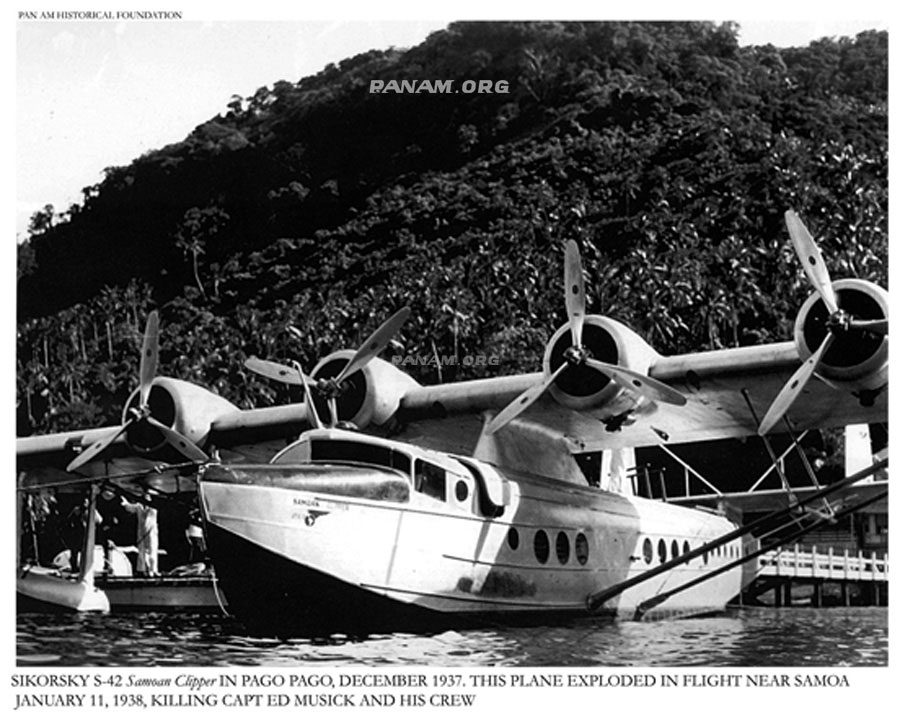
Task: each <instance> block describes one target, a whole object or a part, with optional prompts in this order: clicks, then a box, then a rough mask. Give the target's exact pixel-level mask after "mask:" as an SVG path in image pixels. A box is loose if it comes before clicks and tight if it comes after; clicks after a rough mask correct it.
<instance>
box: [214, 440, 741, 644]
mask: <svg viewBox="0 0 900 721" xmlns="http://www.w3.org/2000/svg"><path fill="white" fill-rule="evenodd" d="M321 433H329V432H325V431H323V432H320V434H321ZM330 433H332V434H334V433H337V432H330ZM313 442H314V443H315V441H313ZM397 445H398V446H399V445H401V444H397ZM416 452H420V449H417V450H411V451H410V453H416ZM442 455H443V454H436V453H433V452H432V453H431V461H434V462H435V463H439V462H440V458H439V457H440V456H442ZM447 459H448V461H447V463H446V464H445V466H444V469H445V471H446V475H445V476H444V477H443V482H444V484H445V485H444V487H443V488H441V489H439V490H436V489H435V488H433V487H428V486H427V485H421V482H420V481H419V480H417V479H416V478H415V476H416V472H413V471H412V468H413V467H415V468H416V469H418V467H419V466H418V463H419V460H418V459H416V460H415V461H414V463H415V464H416V465H415V466H414V465H413V463H410V464H409V468H410V473H409V475H408V476H407V474H405V473H404V472H403V471H402V470H398V469H396V468H393V469H389V468H376V467H371V466H369V467H366V466H361V465H359V464H350V463H338V462H334V463H332V462H321V461H318V462H300V463H296V462H283V463H273V464H264V465H244V466H226V465H210V466H208V467H206V469H205V470H204V472H203V473H202V474H201V477H200V494H201V499H202V506H203V509H204V513H205V518H206V528H207V535H208V540H209V548H210V552H211V554H212V555H213V561H214V564H215V567H216V571H217V574H218V575H219V577H220V579H221V583H222V587H223V589H224V591H225V594H226V596H227V597H228V599H229V611H230V612H232V613H234V614H235V615H237V616H238V617H239V618H241V619H242V620H243V621H244V622H245V623H246V625H247V626H248V627H249V628H250V629H252V630H258V631H260V632H264V633H275V634H276V635H281V636H286V635H304V636H319V635H327V634H329V633H336V632H339V633H351V634H360V633H369V632H374V631H398V630H420V629H423V628H450V627H461V626H468V625H473V624H477V625H482V624H490V623H503V624H526V623H549V622H556V621H557V620H559V619H563V618H576V617H583V616H589V615H591V616H599V617H622V618H626V619H630V618H632V617H633V616H634V611H635V609H636V608H637V607H638V606H639V604H640V603H641V602H642V601H644V600H646V599H647V598H649V597H652V596H655V595H656V594H659V593H661V592H664V591H666V590H668V589H672V588H675V587H676V586H681V585H683V584H685V583H686V582H688V581H690V580H692V579H693V578H696V577H698V576H700V575H705V574H707V573H709V572H710V571H711V570H712V569H713V568H715V566H716V565H717V564H718V565H720V566H724V565H726V564H727V563H728V562H729V561H733V560H734V559H736V558H737V557H738V555H739V553H740V548H739V544H740V541H739V540H738V541H735V542H733V543H731V544H727V545H726V546H724V547H723V548H722V549H721V551H720V552H719V554H718V555H715V554H710V555H707V556H706V557H705V558H697V559H695V560H692V561H690V562H688V563H685V564H682V565H679V566H676V567H675V568H673V569H672V570H670V571H667V572H665V573H664V574H661V575H659V576H657V577H655V578H652V579H650V580H648V581H646V582H642V583H639V584H637V585H635V586H633V587H631V588H628V589H627V590H625V591H624V592H623V593H621V594H620V595H618V596H616V597H615V598H613V599H611V600H609V601H607V602H606V603H604V604H603V605H602V606H601V607H599V608H594V609H589V606H588V603H587V600H588V598H589V597H590V596H591V594H594V593H596V592H599V591H602V590H603V589H607V588H610V587H612V586H614V585H616V584H621V583H622V582H623V581H627V580H628V579H630V578H634V577H635V576H637V575H638V574H641V573H644V572H646V571H647V570H648V569H651V568H653V567H654V566H659V565H660V563H663V562H665V561H666V560H667V559H671V558H672V557H673V554H675V556H676V557H677V556H678V555H683V554H685V553H687V552H688V551H689V550H690V549H691V548H698V547H699V546H701V545H702V544H704V543H707V542H709V541H712V540H714V539H715V538H718V537H721V536H722V535H724V534H725V533H728V532H731V531H733V530H734V529H735V528H736V526H735V525H734V524H733V523H731V522H730V521H728V520H727V519H725V518H724V517H722V516H720V515H718V514H714V513H711V512H708V511H702V510H694V509H683V508H677V507H672V506H668V505H666V504H663V503H659V502H654V501H648V500H646V499H640V498H634V497H630V496H625V495H622V494H615V493H610V492H607V491H603V490H600V489H597V488H593V487H588V486H586V485H577V484H574V483H561V482H556V481H553V482H550V481H546V480H540V479H536V478H532V479H525V478H521V477H520V478H515V479H511V478H506V477H504V476H500V475H499V474H498V475H497V476H496V477H495V478H494V479H492V481H493V482H494V483H495V487H494V500H498V498H497V495H498V494H497V492H496V482H497V481H498V479H499V480H500V482H502V484H503V485H504V486H505V489H504V494H505V497H504V498H503V499H502V500H503V503H502V504H495V503H494V502H492V501H491V500H490V499H489V495H490V489H489V488H488V487H487V486H488V483H489V482H488V481H486V480H485V475H486V474H487V473H488V472H489V470H488V469H484V474H481V473H478V470H479V469H478V467H477V466H476V465H474V464H473V463H471V462H470V465H469V466H468V468H467V467H465V466H463V465H461V464H459V463H458V462H457V461H458V460H459V459H456V460H454V459H452V458H451V457H447ZM401 465H402V464H401ZM473 470H474V471H475V473H472V471H473ZM467 471H468V473H467ZM479 484H481V485H479ZM417 487H418V490H417ZM745 580H746V579H745V577H744V575H743V573H742V569H741V568H740V566H738V567H736V568H734V569H732V570H730V571H726V572H724V573H722V574H720V575H717V576H714V577H713V578H711V579H709V580H707V581H704V582H703V583H700V584H698V585H696V586H694V587H693V588H689V589H687V590H685V591H683V592H680V593H676V594H674V595H673V596H672V597H671V598H669V599H667V600H666V601H665V602H664V603H662V604H660V605H658V606H657V607H655V608H654V609H653V613H652V614H651V616H650V617H661V616H666V617H668V616H683V615H697V614H705V613H710V612H719V611H722V610H723V609H724V607H725V605H726V604H727V602H728V601H729V600H730V599H731V598H733V597H734V596H736V595H737V594H738V593H739V592H740V590H741V588H742V586H743V585H744V582H745Z"/></svg>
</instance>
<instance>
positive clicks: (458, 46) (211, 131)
mask: <svg viewBox="0 0 900 721" xmlns="http://www.w3.org/2000/svg"><path fill="white" fill-rule="evenodd" d="M737 32H738V28H737V26H735V25H733V24H729V23H725V24H721V25H717V24H712V23H684V22H667V23H523V22H517V23H479V22H476V23H472V22H467V23H456V24H453V25H450V26H449V27H448V28H447V29H446V30H444V31H441V32H437V33H434V34H432V35H431V36H430V37H428V39H427V40H426V41H424V42H423V43H422V44H421V45H419V46H417V47H414V48H412V49H409V50H406V51H400V50H396V49H390V50H384V51H382V50H371V51H369V52H367V53H364V54H362V55H358V56H356V57H353V58H350V59H347V60H344V61H342V62H341V63H339V64H338V65H329V66H328V67H326V68H325V69H324V70H322V71H321V72H320V73H318V74H317V75H315V76H312V77H307V78H304V79H302V80H300V81H299V82H291V81H287V80H279V81H278V82H275V83H274V84H272V85H271V86H267V87H263V88H260V89H259V90H258V91H257V92H256V93H255V94H254V95H253V96H252V97H246V98H245V97H238V96H235V97H233V98H232V99H231V102H230V103H229V104H228V106H227V110H225V111H223V113H221V114H220V115H219V116H217V117H215V118H211V119H210V120H209V121H208V122H205V123H203V124H202V125H200V126H199V127H197V128H196V129H195V130H194V131H193V132H192V133H191V134H190V135H189V136H188V137H186V138H184V139H183V140H181V141H179V142H174V143H173V144H171V145H168V146H166V147H164V148H161V149H159V150H156V151H153V152H150V153H147V154H146V155H144V156H142V157H140V158H138V159H136V160H135V161H134V162H133V163H131V165H129V166H127V167H111V168H107V169H106V170H105V173H104V176H105V177H104V180H103V181H102V182H101V183H99V184H98V185H96V186H93V187H90V188H85V189H84V198H83V201H82V202H81V204H79V205H73V206H72V207H70V208H68V209H66V210H64V211H61V210H58V209H55V208H53V207H51V206H48V207H46V208H45V209H44V211H42V212H41V213H37V214H35V216H34V217H33V218H32V223H31V228H30V233H29V238H28V239H27V241H26V242H25V243H23V244H21V245H20V246H19V277H18V334H17V363H18V373H17V400H18V429H17V430H18V433H19V435H25V434H29V433H32V432H47V431H52V430H60V429H65V428H67V427H84V426H86V425H94V424H98V423H115V422H117V419H118V417H119V414H120V412H121V407H122V404H123V402H124V400H125V398H126V396H127V394H128V393H129V392H130V391H131V390H132V389H133V388H134V386H135V384H136V376H137V366H138V362H139V348H140V342H141V333H142V330H143V325H144V322H145V319H146V316H147V314H148V312H149V311H150V310H151V309H153V308H159V309H160V314H161V319H162V326H163V327H162V338H161V345H162V351H161V367H160V372H162V373H164V374H166V375H171V376H176V377H180V378H184V379H187V380H191V381H195V382H198V383H201V384H203V385H205V386H207V387H209V388H212V389H215V390H216V391H217V392H219V393H220V394H221V395H223V396H225V397H227V398H228V399H229V400H231V401H232V402H234V403H237V404H238V405H240V406H242V407H254V406H260V405H267V404H269V403H272V402H284V401H286V400H287V399H288V395H287V392H286V391H285V390H284V389H281V388H276V387H274V384H271V383H267V382H265V381H262V380H259V379H257V378H255V377H253V376H252V374H250V373H249V372H247V371H245V369H244V368H243V361H244V359H245V358H246V357H248V356H250V355H259V356H261V357H266V358H271V359H276V360H286V359H289V358H293V359H296V360H299V361H300V362H301V363H302V364H303V365H304V366H305V367H306V368H307V369H309V368H311V367H312V366H313V365H314V364H315V363H316V361H317V360H318V359H319V358H321V357H322V356H324V355H325V354H327V353H329V352H330V351H333V350H335V349H337V348H340V347H355V346H356V344H358V343H359V342H360V341H361V340H362V339H363V338H365V336H366V335H367V334H368V333H369V332H371V331H372V330H373V329H374V328H375V327H376V326H377V325H378V324H379V323H380V322H381V321H382V320H384V319H385V318H387V317H388V316H389V315H390V314H391V313H393V312H394V311H396V310H397V309H399V308H400V307H402V306H404V305H409V306H410V307H411V308H412V315H411V318H410V320H409V321H408V322H407V324H406V325H405V326H404V328H403V330H402V332H401V334H400V335H399V336H398V337H397V338H396V345H395V346H394V348H393V349H392V350H391V353H403V354H413V355H422V356H424V355H426V354H427V355H431V356H434V355H435V354H439V355H453V354H455V355H457V357H462V356H464V355H467V354H472V355H478V354H493V355H496V356H497V357H498V358H499V359H500V361H501V363H500V365H499V366H490V367H479V366H465V365H455V366H445V367H443V368H439V367H438V366H437V365H435V364H428V365H424V366H419V367H414V368H407V370H408V371H410V372H411V373H412V374H413V375H415V376H416V377H417V379H418V380H420V381H421V382H434V381H436V380H438V379H439V378H440V379H441V380H444V381H449V380H458V379H462V378H465V377H472V376H475V375H479V374H484V375H486V374H496V373H505V372H514V371H534V370H537V369H538V368H539V367H540V357H541V355H542V352H543V344H544V343H545V341H546V340H547V339H548V338H549V336H550V334H551V333H552V332H553V330H554V329H555V328H556V327H558V325H560V324H561V323H563V322H564V316H565V308H564V301H563V291H562V248H563V243H564V241H565V240H566V239H568V238H575V239H577V240H578V242H579V244H580V246H581V249H582V255H583V259H584V263H585V266H586V269H587V289H588V295H589V311H590V312H602V313H605V314H608V315H611V316H614V317H616V318H618V319H620V320H622V321H624V322H625V323H627V324H629V325H631V326H632V327H633V328H634V329H635V330H636V331H637V332H639V333H640V334H642V335H643V336H644V337H645V338H646V339H647V340H648V341H649V342H650V343H651V344H652V345H654V346H655V347H656V348H657V349H658V350H659V351H660V352H663V353H673V352H680V351H686V350H699V349H707V348H719V347H727V346H736V345H747V344H753V343H759V342H765V341H772V340H783V339H786V338H789V337H790V332H791V327H792V323H793V319H794V314H795V312H796V310H797V309H798V308H799V306H800V304H801V303H802V301H803V300H804V299H805V297H806V295H807V293H808V290H809V289H808V286H807V283H806V281H805V280H804V279H803V277H802V274H801V271H800V268H799V264H798V263H797V262H796V259H795V258H794V256H793V251H792V250H791V248H790V245H789V243H788V240H787V234H786V231H785V229H784V223H783V213H784V211H785V210H786V209H787V208H790V207H792V208H795V209H796V210H797V211H798V212H799V213H800V215H801V217H803V218H804V219H805V221H806V223H807V225H808V226H809V227H810V229H811V231H812V232H813V234H814V235H815V236H816V238H817V240H818V242H819V243H820V246H821V248H822V250H823V253H824V255H825V256H826V258H827V259H828V263H829V267H830V270H831V273H832V276H833V277H843V276H848V275H854V276H860V277H864V278H868V279H871V280H874V281H876V282H879V283H881V284H883V285H886V282H887V277H886V258H887V34H886V33H885V32H874V31H873V32H866V33H862V34H860V35H858V36H857V37H855V38H852V39H850V38H840V39H822V40H820V41H816V42H813V43H811V44H810V45H809V46H808V47H803V48H786V49H779V48H775V47H772V46H765V47H740V46H739V44H738V41H737ZM373 79H384V80H391V79H397V80H402V79H409V80H412V79H419V80H422V79H427V80H438V79H452V80H454V81H455V86H456V87H457V88H459V87H461V84H462V82H463V80H466V79H474V80H495V81H497V80H505V81H507V82H508V84H509V92H508V93H507V94H387V93H384V94H373V93H370V92H369V83H370V81H371V80H373ZM287 324H293V325H295V326H297V327H298V328H299V329H301V330H302V332H303V337H304V340H303V342H300V341H298V340H297V339H295V338H294V337H292V336H291V335H289V334H287V333H285V326H286V325H287ZM386 355H388V354H387V353H386Z"/></svg>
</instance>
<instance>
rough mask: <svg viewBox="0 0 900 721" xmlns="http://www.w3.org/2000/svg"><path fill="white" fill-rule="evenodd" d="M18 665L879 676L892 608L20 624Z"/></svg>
mask: <svg viewBox="0 0 900 721" xmlns="http://www.w3.org/2000/svg"><path fill="white" fill-rule="evenodd" d="M16 646H17V662H18V664H19V665H20V666H35V665H40V666H346V665H366V666H381V665H422V666H458V667H466V666H468V667H486V666H573V667H574V666H586V667H590V666H648V667H649V666H885V665H887V659H888V634H887V609H885V608H852V609H833V608H829V609H812V608H781V609H774V608H766V609H741V610H736V611H730V612H728V613H726V614H724V615H722V616H717V617H713V618H703V619H690V620H680V621H671V620H670V621H659V622H623V623H610V622H596V621H585V622H578V623H573V624H571V625H568V626H546V627H537V628H524V629H523V628H496V627H495V628H490V629H478V630H466V631H448V632H445V633H441V634H433V635H427V634H426V635H412V634H393V635H378V636H371V637H368V638H362V639H359V638H348V637H346V636H332V637H330V638H325V639H316V640H313V641H308V640H299V639H298V640H289V641H283V640H279V639H272V638H253V637H250V636H247V635H245V633H244V631H243V629H242V628H241V627H240V625H239V624H238V623H237V622H236V621H234V620H233V619H230V618H227V617H223V616H221V615H218V614H210V615H203V614H168V613H167V614H161V613H147V614H118V615H116V614H113V615H108V616H99V615H80V616H79V615H75V616H69V617H62V616H46V615H21V616H18V617H17V637H16Z"/></svg>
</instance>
